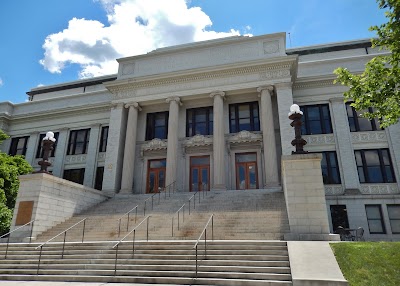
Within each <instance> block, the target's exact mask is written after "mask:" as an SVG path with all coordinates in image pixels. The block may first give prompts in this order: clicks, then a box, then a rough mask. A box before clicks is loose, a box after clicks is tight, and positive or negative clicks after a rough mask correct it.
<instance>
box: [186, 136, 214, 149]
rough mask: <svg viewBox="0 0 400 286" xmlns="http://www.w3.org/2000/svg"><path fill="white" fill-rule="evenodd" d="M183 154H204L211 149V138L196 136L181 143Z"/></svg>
mask: <svg viewBox="0 0 400 286" xmlns="http://www.w3.org/2000/svg"><path fill="white" fill-rule="evenodd" d="M182 147H183V151H184V152H183V153H194V152H199V151H201V152H206V151H212V149H213V138H212V137H211V136H204V135H200V134H196V135H195V136H193V137H191V138H189V139H187V140H185V141H184V142H183V143H182Z"/></svg>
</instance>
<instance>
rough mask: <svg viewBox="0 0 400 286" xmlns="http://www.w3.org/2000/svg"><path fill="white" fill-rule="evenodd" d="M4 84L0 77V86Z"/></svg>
mask: <svg viewBox="0 0 400 286" xmlns="http://www.w3.org/2000/svg"><path fill="white" fill-rule="evenodd" d="M3 84H4V82H3V80H2V79H1V77H0V87H1V86H2V85H3Z"/></svg>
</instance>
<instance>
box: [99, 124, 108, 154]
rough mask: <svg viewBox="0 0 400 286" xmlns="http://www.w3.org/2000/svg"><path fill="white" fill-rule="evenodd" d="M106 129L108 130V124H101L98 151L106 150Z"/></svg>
mask: <svg viewBox="0 0 400 286" xmlns="http://www.w3.org/2000/svg"><path fill="white" fill-rule="evenodd" d="M108 130H109V127H108V126H103V127H102V128H101V135H100V148H99V152H106V151H107V139H108Z"/></svg>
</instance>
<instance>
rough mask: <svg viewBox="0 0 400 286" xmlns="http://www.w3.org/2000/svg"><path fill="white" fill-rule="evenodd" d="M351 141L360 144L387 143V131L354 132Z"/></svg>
mask: <svg viewBox="0 0 400 286" xmlns="http://www.w3.org/2000/svg"><path fill="white" fill-rule="evenodd" d="M351 141H352V142H353V143H358V142H382V141H383V142H385V141H387V138H386V132H385V131H369V132H353V133H352V134H351Z"/></svg>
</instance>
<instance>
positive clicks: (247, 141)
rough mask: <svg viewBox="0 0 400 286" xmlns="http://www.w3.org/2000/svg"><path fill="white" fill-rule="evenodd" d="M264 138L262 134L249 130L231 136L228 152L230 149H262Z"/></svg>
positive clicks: (228, 141)
mask: <svg viewBox="0 0 400 286" xmlns="http://www.w3.org/2000/svg"><path fill="white" fill-rule="evenodd" d="M262 141H263V137H262V134H260V133H253V132H250V131H247V130H243V131H240V132H238V133H235V134H231V135H230V137H229V138H228V140H227V143H228V144H227V145H228V152H229V150H230V149H241V148H249V147H259V148H261V147H262Z"/></svg>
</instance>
